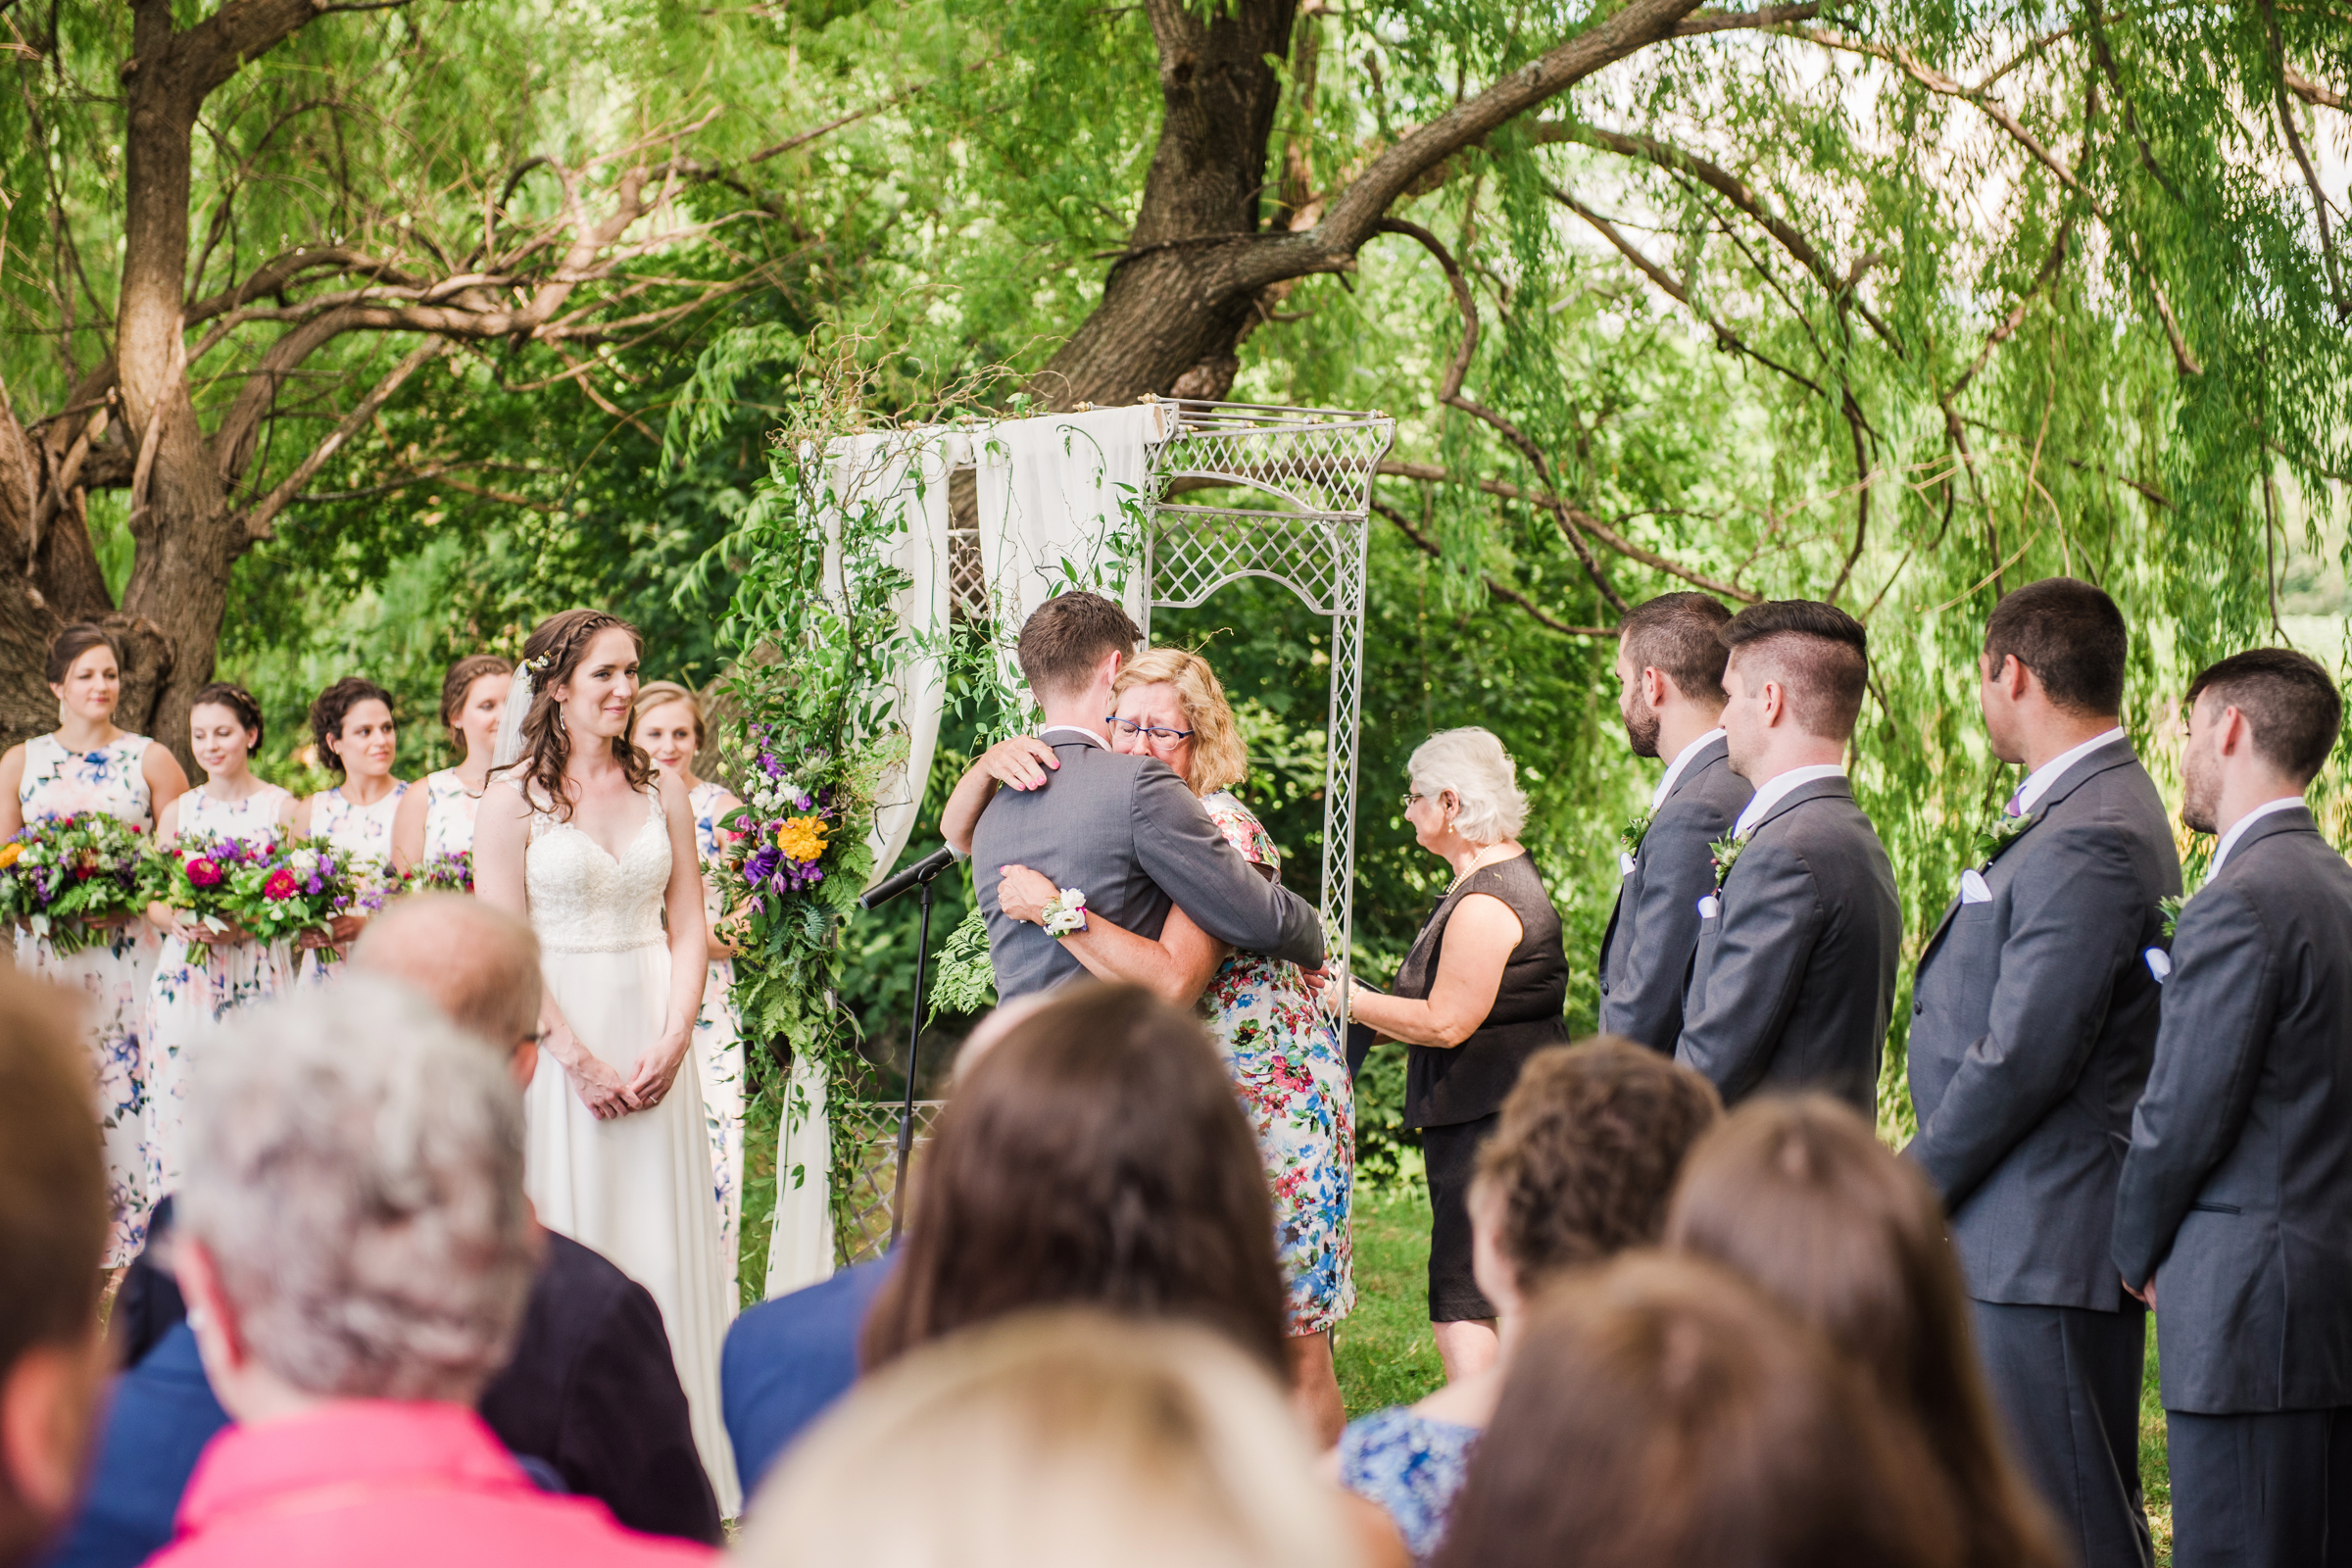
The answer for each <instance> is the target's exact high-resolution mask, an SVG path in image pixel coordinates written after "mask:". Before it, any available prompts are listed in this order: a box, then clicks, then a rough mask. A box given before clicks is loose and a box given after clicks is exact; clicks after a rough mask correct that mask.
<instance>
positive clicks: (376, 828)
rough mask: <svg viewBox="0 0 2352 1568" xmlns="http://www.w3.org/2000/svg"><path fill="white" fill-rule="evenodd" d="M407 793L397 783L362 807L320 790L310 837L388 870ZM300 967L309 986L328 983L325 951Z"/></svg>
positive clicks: (312, 955)
mask: <svg viewBox="0 0 2352 1568" xmlns="http://www.w3.org/2000/svg"><path fill="white" fill-rule="evenodd" d="M408 792H409V786H408V785H407V784H406V783H405V782H404V781H402V780H400V779H394V780H393V781H392V793H391V794H389V795H387V796H385V797H384V798H383V799H382V800H380V801H378V802H376V803H375V804H374V805H373V806H359V805H355V804H353V803H352V802H351V801H348V800H346V799H344V797H343V790H342V786H340V785H337V786H336V787H335V788H333V789H331V790H321V791H319V793H318V794H316V795H314V796H312V797H311V836H312V837H313V838H323V839H325V840H326V841H327V842H328V843H330V844H332V845H334V847H335V848H336V849H338V850H341V851H342V852H343V853H345V854H346V855H351V856H366V857H368V858H369V859H372V860H374V861H375V862H376V863H377V864H378V865H387V866H388V865H390V864H391V863H392V818H394V817H395V816H397V815H399V814H400V798H401V797H402V796H403V795H406V794H407V793H408ZM301 967H302V979H303V983H304V984H306V985H307V984H310V983H313V982H315V981H319V980H323V979H325V978H326V974H327V962H326V952H325V950H324V949H322V948H313V949H311V950H310V951H309V952H308V953H305V954H304V955H303V956H302V966H301Z"/></svg>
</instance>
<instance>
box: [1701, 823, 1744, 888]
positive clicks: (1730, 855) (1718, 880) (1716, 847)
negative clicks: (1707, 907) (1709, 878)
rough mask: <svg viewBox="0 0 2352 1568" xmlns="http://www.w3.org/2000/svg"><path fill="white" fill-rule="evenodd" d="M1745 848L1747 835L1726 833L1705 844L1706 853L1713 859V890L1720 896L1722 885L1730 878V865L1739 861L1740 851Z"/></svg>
mask: <svg viewBox="0 0 2352 1568" xmlns="http://www.w3.org/2000/svg"><path fill="white" fill-rule="evenodd" d="M1746 848H1747V835H1746V834H1744V833H1727V834H1725V835H1724V836H1723V837H1722V838H1719V839H1717V840H1716V841H1715V842H1714V843H1712V844H1710V845H1708V846H1707V854H1708V855H1709V856H1710V857H1712V858H1713V859H1714V861H1715V892H1716V894H1717V895H1718V896H1719V897H1720V896H1721V894H1722V893H1723V885H1724V884H1725V883H1726V882H1729V881H1730V880H1731V879H1732V867H1733V866H1735V865H1738V864H1739V863H1740V851H1742V850H1744V849H1746Z"/></svg>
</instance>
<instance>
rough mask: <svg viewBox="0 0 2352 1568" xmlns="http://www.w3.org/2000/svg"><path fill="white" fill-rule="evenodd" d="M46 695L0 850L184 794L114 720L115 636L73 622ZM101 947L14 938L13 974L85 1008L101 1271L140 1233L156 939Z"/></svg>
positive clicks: (156, 753)
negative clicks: (146, 1052)
mask: <svg viewBox="0 0 2352 1568" xmlns="http://www.w3.org/2000/svg"><path fill="white" fill-rule="evenodd" d="M46 674H47V676H48V680H49V690H50V691H51V692H52V693H54V694H55V695H56V697H57V728H56V729H54V730H52V731H50V732H49V733H48V734H46V735H35V736H34V737H33V738H32V739H30V740H28V741H25V742H22V743H20V744H18V745H15V746H12V747H10V748H9V749H8V752H7V754H6V755H5V756H0V842H6V841H7V840H9V839H12V838H15V837H16V836H17V835H18V834H19V833H21V832H23V831H24V829H25V823H26V822H27V821H30V820H32V819H34V818H38V817H44V816H73V815H76V814H78V813H80V812H84V811H104V812H105V813H106V814H108V815H109V816H114V817H120V818H121V819H122V820H123V821H125V822H128V823H131V824H132V825H133V826H135V827H137V828H139V829H140V830H141V831H146V830H149V829H152V828H153V827H154V826H155V820H156V813H157V812H159V811H161V810H163V809H164V808H165V807H167V806H169V805H171V804H172V802H173V801H175V800H177V799H178V798H179V797H180V795H181V794H182V793H184V792H185V791H186V789H187V787H188V775H187V774H186V773H184V772H182V771H181V770H180V766H179V762H178V760H177V759H175V758H173V757H172V753H171V750H170V748H168V747H163V746H158V745H157V744H156V743H155V742H153V741H151V740H149V739H148V738H147V737H146V736H144V735H133V734H131V733H130V732H129V731H128V730H126V729H123V728H122V727H121V726H120V725H118V724H116V722H115V707H116V705H117V704H119V703H120V702H122V700H123V650H122V649H121V648H120V647H119V646H118V645H117V644H116V642H115V638H114V634H113V633H112V632H110V631H108V630H106V629H105V628H104V627H102V626H99V625H96V624H93V623H91V622H88V621H83V622H81V623H79V624H77V625H73V626H68V627H67V628H66V629H65V630H64V631H61V632H59V633H58V634H57V640H56V641H55V642H52V643H51V644H50V645H49V662H48V666H47V669H46ZM102 923H104V924H108V925H111V926H112V927H113V929H112V930H110V931H109V932H108V933H107V936H106V940H105V941H103V942H93V943H92V944H91V945H89V946H87V947H85V948H82V949H81V950H80V951H79V952H77V953H59V952H58V951H57V946H56V944H55V943H53V942H52V941H51V940H50V939H49V938H48V937H45V936H42V935H40V934H38V933H36V932H33V931H29V930H21V931H18V932H17V933H16V945H17V967H18V968H19V969H20V970H22V971H24V972H25V973H26V974H33V975H38V976H40V977H41V978H42V979H44V980H54V981H56V982H57V983H58V984H59V985H62V986H66V987H68V988H70V989H73V990H77V991H79V992H80V993H81V994H82V996H83V998H84V999H85V1007H84V1015H85V1020H86V1026H87V1031H88V1032H87V1035H86V1040H87V1043H88V1045H89V1050H90V1067H91V1076H92V1077H93V1078H94V1079H95V1080H96V1083H97V1086H98V1118H99V1123H100V1125H101V1126H103V1127H104V1128H105V1130H106V1186H107V1201H108V1204H109V1206H110V1207H111V1208H112V1210H113V1214H114V1217H113V1220H112V1222H111V1223H110V1226H109V1228H108V1231H107V1242H106V1266H107V1267H109V1268H120V1267H122V1266H123V1264H125V1263H127V1262H129V1261H130V1260H131V1258H132V1257H134V1256H136V1255H137V1253H138V1250H139V1248H140V1246H141V1245H142V1243H143V1242H144V1241H145V1239H146V1235H147V1211H148V1208H149V1207H150V1206H151V1205H152V1203H153V1202H154V1195H153V1194H151V1193H149V1192H148V1191H147V1185H146V1182H147V1178H146V1164H147V1162H146V1156H145V1154H144V1152H143V1151H142V1148H141V1145H142V1143H143V1139H142V1137H141V1127H140V1121H139V1101H140V1096H141V1093H142V1091H143V1089H144V1086H145V1083H146V1064H145V1062H144V1060H143V1059H142V1053H141V1049H140V1040H139V1024H140V1015H141V1014H142V1013H143V1012H144V1011H145V1010H146V1006H147V983H148V980H149V978H150V977H151V976H152V974H153V973H154V969H155V959H156V950H157V946H158V944H157V942H156V939H155V931H154V929H153V928H152V927H150V926H149V925H148V923H147V922H146V921H145V920H142V919H137V918H135V917H131V916H119V917H114V918H112V919H110V920H108V921H106V922H102Z"/></svg>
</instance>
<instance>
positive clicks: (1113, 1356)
mask: <svg viewBox="0 0 2352 1568" xmlns="http://www.w3.org/2000/svg"><path fill="white" fill-rule="evenodd" d="M1209 1060H1210V1063H1211V1066H1212V1069H1213V1067H1214V1062H1215V1058H1214V1057H1211V1058H1209ZM1280 1299H1281V1298H1280V1295H1279V1294H1277V1296H1276V1300H1277V1302H1279V1301H1280ZM1275 1322H1276V1323H1277V1325H1279V1324H1280V1322H1281V1319H1280V1317H1279V1315H1278V1316H1277V1317H1276V1319H1275ZM910 1504H911V1505H910ZM738 1560H739V1561H740V1562H742V1563H743V1564H745V1565H746V1568H801V1565H804V1564H805V1565H807V1568H868V1565H871V1568H881V1565H885V1564H889V1565H899V1564H908V1563H923V1564H928V1565H932V1568H1101V1565H1103V1564H1108V1563H1117V1564H1121V1565H1123V1568H1211V1565H1213V1568H1354V1565H1356V1564H1357V1563H1358V1559H1357V1558H1356V1556H1355V1555H1354V1554H1353V1550H1352V1544H1351V1543H1350V1542H1349V1541H1348V1539H1347V1537H1346V1535H1345V1533H1344V1530H1343V1528H1342V1526H1341V1523H1340V1518H1339V1514H1338V1510H1337V1508H1336V1506H1335V1502H1334V1498H1333V1495H1332V1494H1331V1493H1330V1492H1329V1491H1328V1490H1327V1489H1325V1488H1323V1487H1320V1486H1319V1485H1318V1484H1317V1483H1316V1481H1315V1478H1314V1474H1313V1469H1312V1459H1311V1457H1310V1455H1309V1450H1308V1447H1307V1444H1306V1439H1305V1436H1304V1434H1303V1432H1302V1431H1301V1430H1300V1428H1299V1422H1298V1420H1297V1418H1296V1417H1295V1416H1294V1415H1293V1414H1292V1413H1291V1411H1290V1409H1289V1408H1288V1407H1287V1405H1286V1404H1285V1401H1284V1399H1283V1396H1282V1390H1281V1386H1280V1385H1279V1384H1278V1383H1277V1382H1276V1381H1275V1380H1274V1378H1273V1377H1272V1376H1271V1375H1270V1372H1269V1369H1268V1367H1267V1364H1266V1360H1265V1357H1264V1356H1262V1355H1248V1354H1244V1353H1243V1352H1242V1351H1240V1350H1238V1349H1236V1348H1234V1346H1233V1344H1232V1343H1231V1341H1230V1340H1229V1339H1227V1338H1226V1337H1225V1336H1222V1335H1218V1334H1212V1333H1209V1332H1206V1331H1204V1330H1201V1329H1199V1328H1194V1327H1190V1326H1186V1325H1180V1324H1175V1323H1164V1322H1163V1323H1157V1324H1144V1323H1137V1322H1134V1321H1131V1320H1124V1319H1120V1318H1113V1317H1108V1316H1104V1315H1101V1314H1098V1313H1093V1312H1069V1311H1062V1312H1038V1313H1023V1314H1017V1315H1014V1316H1011V1317H1008V1318H1005V1319H1004V1320H1002V1321H999V1322H996V1323H992V1324H989V1325H987V1326H985V1327H982V1328H977V1329H973V1330H970V1331H968V1332H966V1333H962V1334H957V1335H955V1336H952V1337H950V1338H948V1339H945V1340H942V1341H940V1342H939V1343H937V1344H935V1345H930V1346H925V1347H923V1348H918V1349H915V1350H912V1351H911V1352H909V1353H908V1354H907V1355H906V1356H905V1357H903V1358H902V1359H900V1360H898V1361H897V1362H895V1363H894V1364H893V1365H891V1366H890V1367H889V1368H888V1369H887V1370H885V1371H883V1372H880V1373H878V1374H877V1375H876V1376H875V1377H873V1378H872V1379H871V1380H870V1381H869V1382H867V1383H865V1384H863V1385H861V1386H860V1387H859V1388H858V1391H857V1392H856V1393H854V1394H852V1395H851V1396H850V1397H849V1398H848V1399H847V1400H845V1401H844V1402H843V1403H842V1405H841V1406H840V1408H839V1409H837V1410H835V1411H834V1412H833V1413H832V1414H831V1415H830V1416H828V1417H826V1418H825V1420H824V1421H823V1422H822V1423H821V1424H820V1425H819V1426H818V1427H817V1429H816V1430H815V1432H814V1433H812V1434H811V1436H810V1439H809V1442H808V1443H806V1444H804V1445H803V1446H800V1447H799V1448H797V1449H795V1450H794V1451H793V1453H792V1455H791V1457H789V1458H788V1459H786V1460H785V1462H784V1463H783V1464H782V1465H781V1466H779V1467H778V1469H777V1472H776V1477H775V1480H774V1481H773V1482H771V1483H770V1484H769V1486H768V1488H767V1491H766V1492H765V1493H764V1494H763V1495H761V1497H760V1507H759V1509H758V1511H757V1513H756V1514H755V1516H754V1518H753V1522H752V1525H751V1527H750V1529H749V1530H748V1531H747V1532H746V1533H745V1536H744V1540H743V1544H742V1545H741V1547H740V1548H739V1550H738Z"/></svg>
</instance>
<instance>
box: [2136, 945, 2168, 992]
mask: <svg viewBox="0 0 2352 1568" xmlns="http://www.w3.org/2000/svg"><path fill="white" fill-rule="evenodd" d="M2141 956H2142V957H2144V958H2146V959H2147V960H2148V973H2150V974H2152V975H2154V976H2155V977H2156V983H2157V984H2158V985H2162V984H2164V983H2165V981H2167V980H2169V979H2171V978H2172V976H2173V956H2172V955H2171V954H2169V953H2167V952H2165V951H2164V950H2163V949H2162V948H2150V949H2149V950H2148V951H2147V952H2146V953H2144V954H2142V955H2141Z"/></svg>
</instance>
